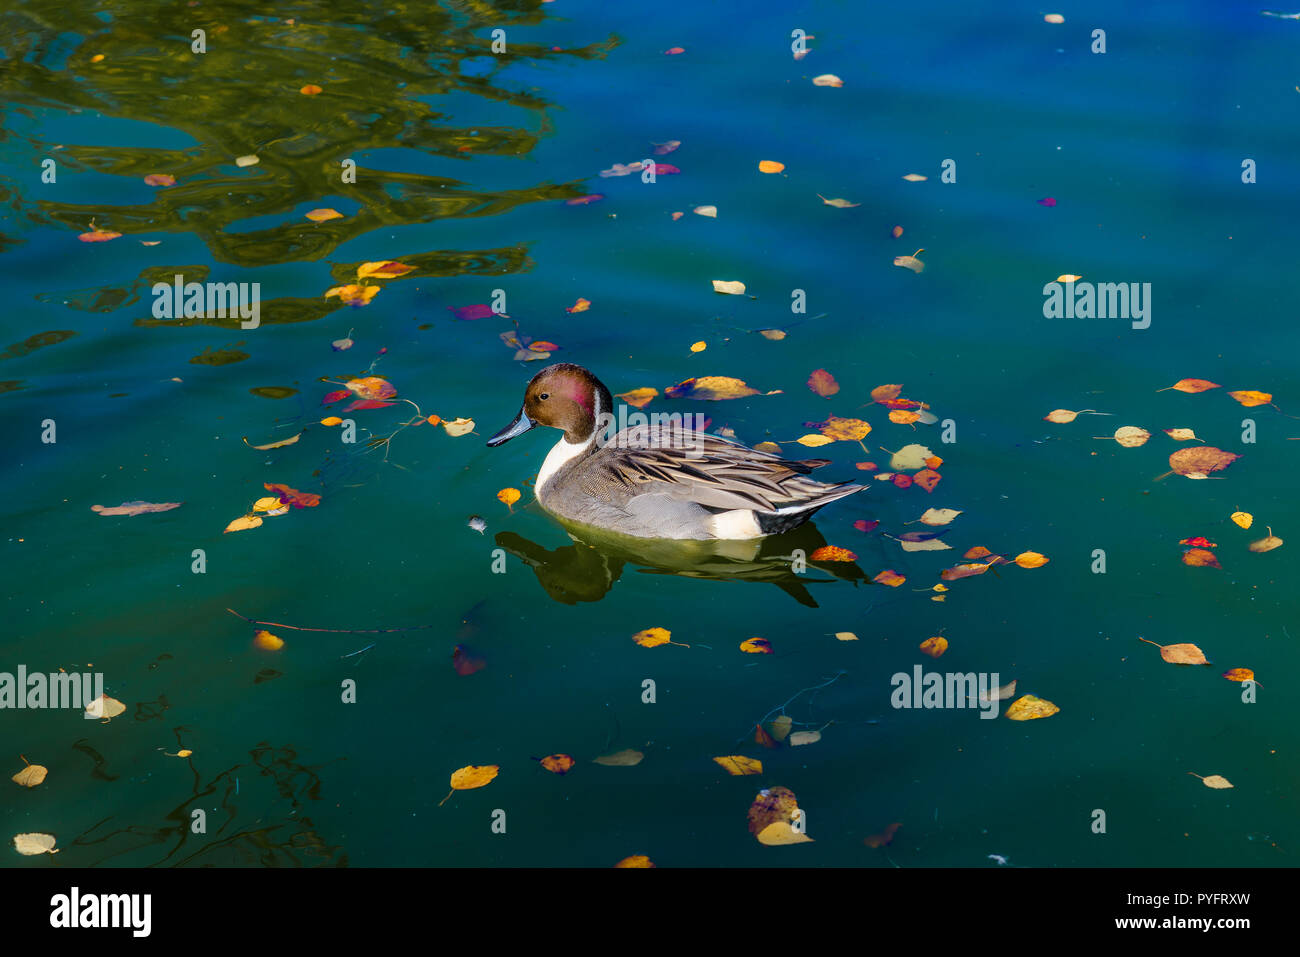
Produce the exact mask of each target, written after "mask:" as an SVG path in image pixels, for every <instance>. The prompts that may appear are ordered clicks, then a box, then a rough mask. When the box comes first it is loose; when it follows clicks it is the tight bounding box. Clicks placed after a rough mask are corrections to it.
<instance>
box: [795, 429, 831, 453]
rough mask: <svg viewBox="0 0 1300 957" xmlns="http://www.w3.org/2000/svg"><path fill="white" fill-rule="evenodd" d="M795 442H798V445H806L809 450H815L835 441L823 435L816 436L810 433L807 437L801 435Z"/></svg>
mask: <svg viewBox="0 0 1300 957" xmlns="http://www.w3.org/2000/svg"><path fill="white" fill-rule="evenodd" d="M795 441H796V442H798V443H799V444H800V445H806V446H808V447H809V448H812V449H815V448H817V447H818V446H819V445H830V444H831V443H832V442H834V441H835V440H834V439H832V438H830V437H828V436H825V435H818V434H817V433H815V432H814V433H810V434H809V435H802V436H800V437H799V438H797V439H795Z"/></svg>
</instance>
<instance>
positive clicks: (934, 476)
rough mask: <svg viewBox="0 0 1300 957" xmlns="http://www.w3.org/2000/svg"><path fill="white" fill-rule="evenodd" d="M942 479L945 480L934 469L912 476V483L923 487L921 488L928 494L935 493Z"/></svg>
mask: <svg viewBox="0 0 1300 957" xmlns="http://www.w3.org/2000/svg"><path fill="white" fill-rule="evenodd" d="M941 478H943V476H942V475H940V474H939V473H938V472H936V471H935V470H934V469H921V471H919V472H917V473H916V474H915V475H913V476H912V481H913V482H915V483H916V484H917V485H919V486H921V488H923V489H925V490H926V491H927V492H933V491H934V487H935V486H936V485H938V484H939V480H940V479H941Z"/></svg>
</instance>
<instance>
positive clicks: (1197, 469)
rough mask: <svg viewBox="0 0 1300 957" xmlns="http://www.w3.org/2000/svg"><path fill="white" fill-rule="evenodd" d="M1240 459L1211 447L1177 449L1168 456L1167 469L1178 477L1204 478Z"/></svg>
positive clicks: (1199, 446) (1198, 446) (1235, 455)
mask: <svg viewBox="0 0 1300 957" xmlns="http://www.w3.org/2000/svg"><path fill="white" fill-rule="evenodd" d="M1239 458H1241V456H1240V455H1237V454H1235V453H1233V452H1225V451H1223V449H1216V448H1215V447H1214V446H1212V445H1197V446H1193V447H1191V448H1183V449H1179V450H1178V451H1177V452H1174V453H1173V454H1172V455H1170V456H1169V468H1170V469H1172V470H1173V471H1175V472H1177V473H1178V474H1179V475H1187V476H1196V477H1199V478H1204V477H1205V476H1206V475H1208V474H1209V473H1211V472H1217V471H1219V470H1220V469H1226V468H1227V467H1228V466H1229V465H1231V464H1232V463H1233V462H1235V461H1237V459H1239Z"/></svg>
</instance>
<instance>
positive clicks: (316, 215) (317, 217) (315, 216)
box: [305, 206, 343, 223]
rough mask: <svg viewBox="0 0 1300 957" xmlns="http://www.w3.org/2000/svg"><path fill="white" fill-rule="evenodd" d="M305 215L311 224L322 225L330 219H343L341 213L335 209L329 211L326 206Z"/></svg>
mask: <svg viewBox="0 0 1300 957" xmlns="http://www.w3.org/2000/svg"><path fill="white" fill-rule="evenodd" d="M305 215H306V216H307V218H308V219H310V220H311V221H312V222H313V223H324V222H327V221H329V220H331V219H342V218H343V214H342V213H340V212H339V211H338V210H337V209H330V208H329V207H328V206H323V207H321V208H320V209H312V210H308V211H307V213H306V214H305Z"/></svg>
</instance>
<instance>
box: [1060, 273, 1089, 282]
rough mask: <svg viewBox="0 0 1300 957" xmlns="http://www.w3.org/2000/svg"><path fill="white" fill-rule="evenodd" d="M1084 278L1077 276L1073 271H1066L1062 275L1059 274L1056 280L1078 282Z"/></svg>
mask: <svg viewBox="0 0 1300 957" xmlns="http://www.w3.org/2000/svg"><path fill="white" fill-rule="evenodd" d="M1082 278H1083V277H1082V276H1076V275H1074V274H1073V273H1068V272H1066V273H1061V275H1059V276H1057V277H1056V279H1055V280H1054V281H1055V282H1078V281H1079V280H1080V279H1082Z"/></svg>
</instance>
